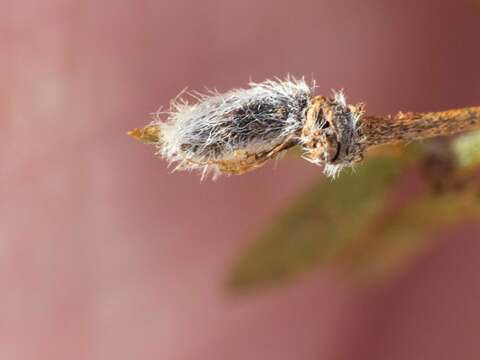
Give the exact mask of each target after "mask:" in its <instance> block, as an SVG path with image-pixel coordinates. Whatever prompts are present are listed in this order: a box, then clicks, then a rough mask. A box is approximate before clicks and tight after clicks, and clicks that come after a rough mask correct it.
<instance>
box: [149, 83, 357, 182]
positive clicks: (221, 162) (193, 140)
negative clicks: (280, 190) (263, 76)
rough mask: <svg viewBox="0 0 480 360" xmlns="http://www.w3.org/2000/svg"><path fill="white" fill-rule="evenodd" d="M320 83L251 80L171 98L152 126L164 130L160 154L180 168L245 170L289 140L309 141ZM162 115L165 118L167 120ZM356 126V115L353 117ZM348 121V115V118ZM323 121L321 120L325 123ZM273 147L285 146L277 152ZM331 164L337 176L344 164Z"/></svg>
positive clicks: (339, 102)
mask: <svg viewBox="0 0 480 360" xmlns="http://www.w3.org/2000/svg"><path fill="white" fill-rule="evenodd" d="M314 88H315V85H314V84H312V85H308V84H307V83H306V82H305V80H304V79H303V78H301V79H296V78H294V77H290V76H289V77H287V78H286V79H283V80H282V79H278V78H277V79H275V80H266V81H264V82H261V83H255V82H250V83H249V87H248V88H246V89H234V90H231V91H228V92H226V93H223V94H221V93H218V92H217V91H208V92H207V93H206V94H201V93H198V92H188V93H186V95H187V98H188V99H190V100H193V103H189V100H187V99H186V98H185V97H182V96H179V97H177V99H175V100H174V101H172V103H171V106H170V109H169V110H168V111H165V112H158V113H156V114H155V115H156V117H155V121H154V123H153V125H155V126H157V128H158V131H159V136H158V138H159V141H158V143H157V144H156V146H157V148H158V153H159V154H160V155H161V156H162V157H164V158H165V159H166V160H167V161H169V162H170V163H175V164H176V167H175V169H183V170H190V169H195V170H197V169H198V170H201V171H202V172H203V175H205V174H207V173H209V172H212V173H213V175H214V177H215V176H216V175H218V174H219V173H243V172H246V171H248V170H250V169H253V168H256V167H258V166H260V164H263V162H264V161H265V159H267V158H273V157H274V156H276V155H277V153H280V152H281V151H283V150H284V149H286V148H288V147H282V144H285V143H286V142H290V143H292V142H293V143H296V144H300V145H304V144H306V143H307V141H306V139H305V135H304V134H303V135H302V129H303V127H304V124H305V119H306V112H307V109H308V108H309V106H310V105H311V102H312V98H313V91H314ZM333 101H335V106H336V107H340V108H342V111H346V110H345V109H347V104H346V102H345V98H344V96H343V94H342V93H335V96H334V100H333ZM162 118H163V119H162ZM349 119H350V120H349V121H350V122H353V124H351V125H352V126H353V127H355V123H356V122H357V120H358V117H357V116H353V117H352V116H349ZM347 120H348V119H347ZM322 125H323V124H319V126H320V127H321V126H322ZM273 149H280V150H278V151H276V150H275V151H274V150H273ZM308 159H309V160H310V161H312V162H314V163H316V164H324V165H325V164H326V163H327V165H326V167H325V172H326V173H327V174H328V175H335V174H337V173H338V170H339V169H341V168H342V167H343V166H345V165H344V164H343V165H338V164H334V163H328V162H325V161H322V160H324V159H312V157H309V158H308Z"/></svg>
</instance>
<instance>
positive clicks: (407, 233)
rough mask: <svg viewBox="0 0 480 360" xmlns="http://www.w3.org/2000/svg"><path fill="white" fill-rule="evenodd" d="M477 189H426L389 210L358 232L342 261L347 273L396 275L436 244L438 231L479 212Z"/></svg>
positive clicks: (378, 276)
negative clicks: (444, 190) (355, 241)
mask: <svg viewBox="0 0 480 360" xmlns="http://www.w3.org/2000/svg"><path fill="white" fill-rule="evenodd" d="M478 200H479V199H478V195H477V193H476V190H475V188H473V187H470V188H466V189H463V190H462V191H460V192H459V191H455V192H447V193H443V194H439V193H434V192H424V193H423V194H422V195H421V196H420V197H418V198H417V199H415V200H414V201H413V203H409V204H407V205H406V206H404V207H402V208H400V209H397V210H395V211H390V212H387V213H385V214H383V215H381V216H380V217H379V218H378V219H377V220H376V221H373V222H372V223H371V225H370V226H369V227H367V228H365V229H364V231H363V234H362V233H360V234H359V240H358V241H357V244H356V246H354V247H353V249H354V251H351V252H350V253H349V254H348V256H344V257H343V259H342V261H341V263H342V266H343V267H344V268H345V269H346V270H347V273H348V274H349V275H351V276H354V277H356V278H362V279H364V280H368V281H372V280H382V279H385V278H388V277H390V276H392V275H395V274H397V273H398V272H400V271H402V270H403V269H406V268H408V266H407V265H408V264H410V263H411V262H412V261H413V260H414V259H415V258H416V257H417V256H418V255H419V254H420V253H422V251H423V250H424V249H426V248H428V247H429V246H431V245H433V244H434V240H435V238H438V236H436V237H435V236H433V235H434V234H438V232H439V231H441V230H443V229H445V228H446V227H448V226H450V225H453V224H455V223H458V222H461V221H464V220H466V219H467V218H469V217H478V216H479V215H480V206H479V205H480V204H479V201H478Z"/></svg>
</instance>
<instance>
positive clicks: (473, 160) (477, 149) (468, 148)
mask: <svg viewBox="0 0 480 360" xmlns="http://www.w3.org/2000/svg"><path fill="white" fill-rule="evenodd" d="M452 150H453V153H454V155H455V157H456V158H457V162H458V164H459V165H460V166H461V167H464V168H473V167H474V166H477V165H480V131H474V132H471V133H467V134H464V135H461V136H458V137H457V138H455V139H453V140H452Z"/></svg>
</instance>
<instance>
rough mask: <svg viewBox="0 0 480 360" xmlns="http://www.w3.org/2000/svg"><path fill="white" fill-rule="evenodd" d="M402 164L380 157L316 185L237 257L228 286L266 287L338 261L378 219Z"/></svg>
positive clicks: (386, 156)
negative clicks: (376, 218)
mask: <svg viewBox="0 0 480 360" xmlns="http://www.w3.org/2000/svg"><path fill="white" fill-rule="evenodd" d="M407 158H408V156H407V155H405V153H403V158H400V157H399V156H393V155H386V154H385V155H383V156H382V155H379V156H377V157H373V158H370V160H368V161H367V162H365V163H364V164H362V165H361V166H358V167H357V168H356V170H355V171H354V172H350V173H348V172H345V173H344V174H342V175H341V176H340V177H339V178H338V179H336V180H334V181H330V180H322V181H321V182H320V183H319V184H317V185H315V186H314V187H313V188H312V189H311V190H309V191H307V193H305V194H304V195H303V196H302V197H301V199H299V201H297V202H296V203H294V204H293V206H291V207H290V208H289V209H288V210H287V211H286V213H284V214H283V215H281V216H280V217H279V218H278V219H277V221H276V222H274V224H273V226H272V227H270V228H269V229H268V230H267V231H266V232H265V233H264V234H263V235H261V236H260V237H259V238H258V239H257V241H256V242H254V243H253V245H252V246H251V248H249V249H247V251H246V253H245V254H244V255H243V256H241V258H240V259H239V261H238V263H237V264H236V265H235V266H234V269H233V271H232V273H231V277H230V279H229V280H230V285H231V286H232V287H233V288H235V289H237V290H240V289H250V288H255V287H260V286H265V285H270V284H272V283H275V282H279V281H281V280H285V279H288V278H290V277H292V276H294V275H296V274H298V273H301V272H303V271H305V270H307V269H309V268H311V267H312V266H314V265H318V264H325V263H328V262H329V261H331V260H333V259H335V258H336V257H338V255H339V254H340V253H342V252H343V251H344V249H345V247H347V246H348V245H349V243H351V242H352V241H354V240H356V239H357V238H358V236H359V233H360V232H362V231H363V230H362V229H364V228H365V227H366V226H367V225H368V224H369V223H370V222H371V221H372V219H373V218H374V217H375V216H376V215H378V214H379V213H381V211H382V210H383V208H384V202H385V195H386V193H387V192H388V191H389V189H390V187H391V185H392V184H393V182H394V181H395V179H396V178H397V176H398V175H399V173H400V172H401V170H402V169H403V168H404V166H405V162H406V161H405V160H406V159H407Z"/></svg>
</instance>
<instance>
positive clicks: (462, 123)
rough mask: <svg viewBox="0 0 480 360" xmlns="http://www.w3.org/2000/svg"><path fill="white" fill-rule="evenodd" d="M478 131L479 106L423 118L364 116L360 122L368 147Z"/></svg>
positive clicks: (416, 115)
mask: <svg viewBox="0 0 480 360" xmlns="http://www.w3.org/2000/svg"><path fill="white" fill-rule="evenodd" d="M478 128H480V106H477V107H467V108H463V109H456V110H448V111H442V112H431V113H423V114H422V113H399V114H398V115H396V116H394V117H391V116H385V117H378V116H364V117H362V119H361V129H362V133H363V134H364V136H365V137H366V140H365V141H366V144H367V146H374V145H382V144H398V143H406V142H407V143H408V142H411V141H415V140H422V139H428V138H432V137H437V136H446V135H454V134H457V133H461V132H465V131H470V130H474V129H478Z"/></svg>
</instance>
